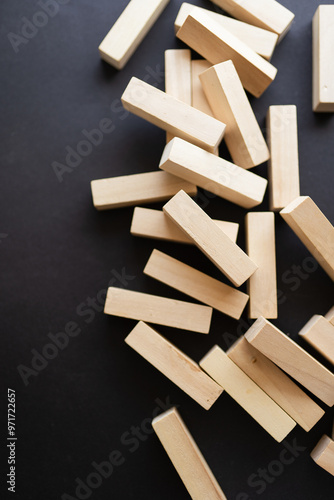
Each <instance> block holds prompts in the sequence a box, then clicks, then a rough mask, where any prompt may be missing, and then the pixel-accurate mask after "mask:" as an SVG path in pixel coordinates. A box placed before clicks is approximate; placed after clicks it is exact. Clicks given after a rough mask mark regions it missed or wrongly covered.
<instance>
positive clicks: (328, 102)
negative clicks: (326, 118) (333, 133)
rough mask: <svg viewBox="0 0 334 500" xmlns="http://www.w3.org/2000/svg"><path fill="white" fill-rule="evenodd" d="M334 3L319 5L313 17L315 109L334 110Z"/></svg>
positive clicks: (320, 110)
mask: <svg viewBox="0 0 334 500" xmlns="http://www.w3.org/2000/svg"><path fill="white" fill-rule="evenodd" d="M333 24H334V5H319V7H318V9H317V10H316V13H315V14H314V17H313V111H315V112H318V113H319V112H325V113H326V112H327V113H329V112H330V113H333V112H334V61H333V50H334V30H333Z"/></svg>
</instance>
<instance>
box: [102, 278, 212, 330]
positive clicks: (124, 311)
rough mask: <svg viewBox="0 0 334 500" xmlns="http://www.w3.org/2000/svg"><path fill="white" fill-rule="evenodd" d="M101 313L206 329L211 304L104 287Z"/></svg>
mask: <svg viewBox="0 0 334 500" xmlns="http://www.w3.org/2000/svg"><path fill="white" fill-rule="evenodd" d="M104 312H105V314H110V315H112V316H119V317H121V318H129V319H136V320H141V321H147V322H149V323H155V324H157V325H164V326H171V327H173V328H180V329H182V330H189V331H191V332H199V333H209V330H210V324H211V316H212V308H211V307H207V306H202V305H199V304H191V303H190V302H183V301H181V300H174V299H167V298H166V297H159V296H157V295H150V294H147V293H141V292H134V291H132V290H126V289H124V288H115V287H110V288H108V293H107V299H106V303H105V307H104Z"/></svg>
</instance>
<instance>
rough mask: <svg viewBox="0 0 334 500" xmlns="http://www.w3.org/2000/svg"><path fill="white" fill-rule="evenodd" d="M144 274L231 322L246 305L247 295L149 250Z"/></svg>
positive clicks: (162, 254)
mask: <svg viewBox="0 0 334 500" xmlns="http://www.w3.org/2000/svg"><path fill="white" fill-rule="evenodd" d="M144 274H147V275H148V276H151V278H155V279H156V280H158V281H161V282H162V283H165V284H166V285H169V286H171V287H173V288H175V289H176V290H179V291H180V292H182V293H185V294H186V295H189V296H190V297H193V298H194V299H196V300H198V301H199V302H203V304H206V305H208V306H211V307H213V308H214V309H217V310H218V311H220V312H222V313H224V314H227V315H228V316H231V317H232V318H235V319H239V318H240V316H241V314H242V312H243V310H244V309H245V307H246V304H247V301H248V295H246V294H245V293H242V292H240V291H239V290H236V289H235V288H232V287H230V286H228V285H225V284H224V283H222V282H221V281H218V280H216V279H214V278H211V276H208V275H207V274H204V273H202V272H201V271H198V270H197V269H194V268H193V267H190V266H188V265H187V264H184V263H183V262H180V261H179V260H176V259H173V257H170V256H169V255H166V254H165V253H162V252H159V250H153V252H152V254H151V257H150V258H149V260H148V262H147V264H146V267H145V269H144Z"/></svg>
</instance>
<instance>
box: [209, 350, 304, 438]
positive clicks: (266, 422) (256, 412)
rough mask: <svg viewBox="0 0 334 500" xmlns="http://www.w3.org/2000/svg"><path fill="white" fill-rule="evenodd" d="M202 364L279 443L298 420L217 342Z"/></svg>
mask: <svg viewBox="0 0 334 500" xmlns="http://www.w3.org/2000/svg"><path fill="white" fill-rule="evenodd" d="M199 365H200V367H201V368H203V370H204V371H206V372H207V373H208V375H210V377H212V378H213V380H215V381H216V382H217V383H218V384H220V385H221V386H222V387H223V388H224V390H225V391H226V392H227V393H228V394H229V395H230V396H231V397H232V398H233V399H234V400H235V401H236V402H237V403H238V404H239V405H240V406H242V407H243V408H244V410H246V411H247V413H248V414H249V415H251V417H253V418H254V419H255V420H256V421H257V422H258V423H259V424H260V425H261V426H262V427H263V428H264V429H265V430H266V431H267V432H269V434H270V435H271V436H272V437H273V438H274V439H276V441H278V442H279V443H280V442H281V441H283V439H284V438H285V437H286V436H287V435H288V434H289V432H291V431H292V429H293V428H294V427H295V425H296V422H294V421H293V420H292V418H291V417H289V415H287V413H285V412H284V411H283V410H282V408H280V407H279V406H278V405H277V404H276V403H275V402H274V401H273V400H272V399H271V398H270V397H269V396H268V395H267V394H266V393H265V392H264V391H263V390H262V389H260V387H259V386H258V385H256V384H255V383H254V382H253V380H251V379H250V378H249V377H248V376H247V375H246V374H245V373H244V372H243V371H242V370H240V368H239V367H238V366H237V365H236V364H235V363H233V361H231V360H230V359H229V357H228V356H227V354H226V353H225V352H224V351H223V350H222V349H220V347H218V346H217V345H216V346H214V347H213V348H212V349H211V351H209V352H208V354H206V356H204V358H203V359H202V360H201V361H200V362H199Z"/></svg>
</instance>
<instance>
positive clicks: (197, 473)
mask: <svg viewBox="0 0 334 500" xmlns="http://www.w3.org/2000/svg"><path fill="white" fill-rule="evenodd" d="M152 427H153V429H154V431H155V433H156V435H157V436H158V438H159V439H160V442H161V444H162V446H163V447H164V448H165V450H166V453H167V455H168V456H169V458H170V460H171V462H172V464H173V465H174V467H175V469H176V471H177V473H178V474H179V476H180V478H181V479H182V481H183V483H184V485H185V487H186V488H187V490H188V492H189V495H190V496H191V498H192V499H193V500H203V499H204V498H208V499H210V500H226V496H225V495H224V493H223V492H222V490H221V488H220V486H219V484H218V482H217V480H216V478H215V477H214V475H213V474H212V471H211V469H210V468H209V466H208V464H207V463H206V461H205V458H204V457H203V455H202V453H201V451H200V449H199V448H198V446H197V444H196V442H195V441H194V438H193V437H192V435H191V434H190V432H189V430H188V429H187V427H186V425H185V423H184V422H183V420H182V418H181V416H180V414H179V412H178V411H177V409H176V408H171V409H170V410H167V411H166V412H164V413H162V414H161V415H159V416H158V417H156V418H154V419H153V420H152ZM180 450H182V452H180Z"/></svg>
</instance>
